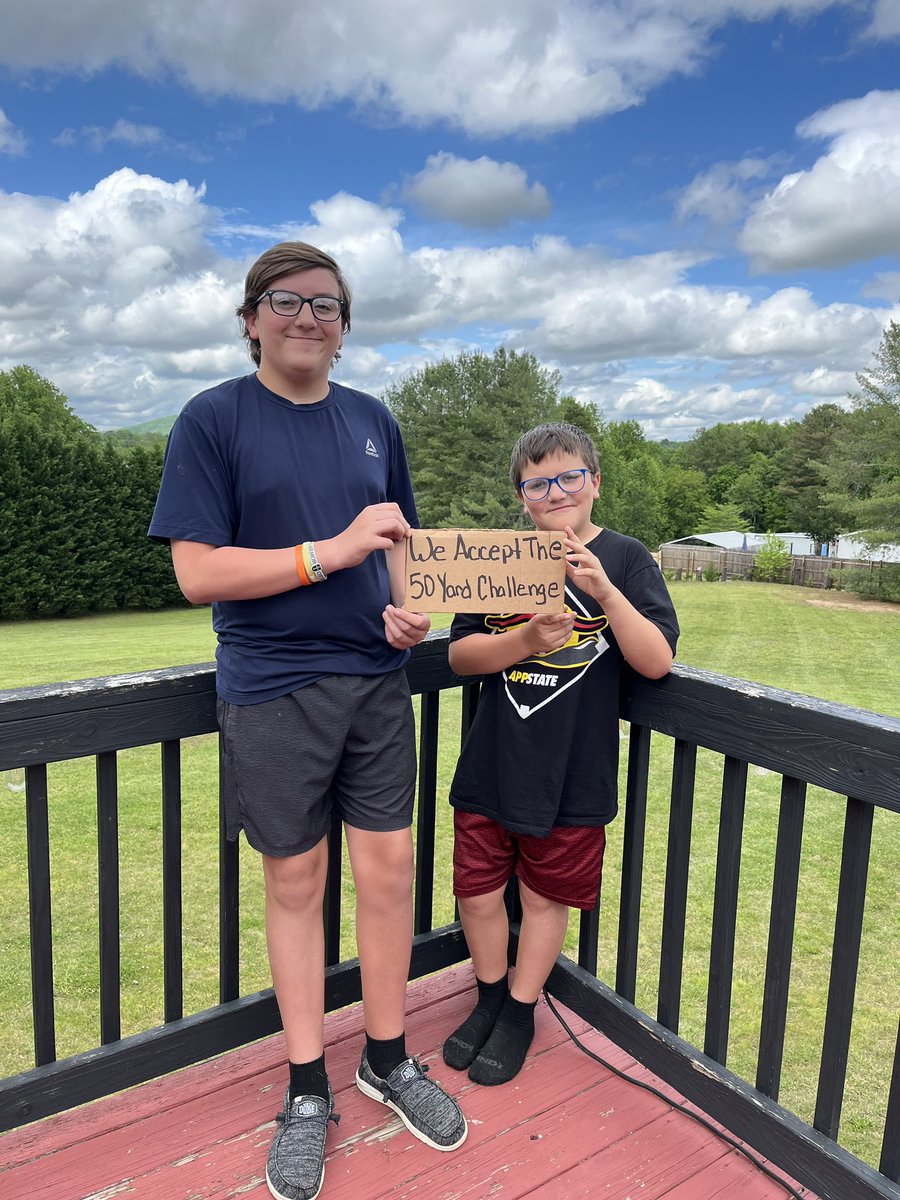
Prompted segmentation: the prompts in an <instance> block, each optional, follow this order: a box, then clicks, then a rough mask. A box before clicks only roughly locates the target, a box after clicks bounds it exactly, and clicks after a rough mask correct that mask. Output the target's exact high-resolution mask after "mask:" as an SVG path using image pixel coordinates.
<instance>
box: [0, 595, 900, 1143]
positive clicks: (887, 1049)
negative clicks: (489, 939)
mask: <svg viewBox="0 0 900 1200" xmlns="http://www.w3.org/2000/svg"><path fill="white" fill-rule="evenodd" d="M671 590H672V594H673V598H674V600H675V604H676V607H677V609H678V612H679V617H680V620H681V625H682V640H681V643H680V646H679V654H678V658H679V660H680V661H681V662H683V663H688V664H691V665H694V666H699V667H705V668H708V669H711V670H715V671H718V672H720V673H722V674H726V675H734V676H737V677H741V678H744V679H751V680H754V681H757V682H761V683H767V684H771V685H774V686H777V687H781V688H785V689H788V690H793V691H799V692H803V693H806V694H808V695H813V696H820V697H824V698H827V699H830V700H835V701H840V702H843V703H846V704H850V705H853V706H857V707H861V708H870V709H873V710H876V711H879V712H884V713H889V714H892V715H900V609H898V610H897V611H896V612H895V611H877V610H874V609H863V610H852V609H846V608H840V607H823V606H821V605H820V604H817V603H814V601H819V600H822V599H827V598H828V596H827V594H822V593H819V592H811V591H809V590H806V589H799V588H787V587H779V586H776V585H764V584H749V583H739V582H731V583H727V584H721V583H715V584H706V583H697V582H693V581H692V582H690V583H687V582H683V583H676V584H672V585H671ZM832 598H833V599H835V600H838V601H839V602H840V600H842V599H846V598H845V597H836V596H835V597H832ZM447 620H448V619H447V618H444V617H441V618H437V619H436V620H435V625H439V624H446V623H447ZM0 644H2V646H3V655H2V661H0V688H9V687H18V686H23V685H25V684H37V683H49V682H56V681H59V680H66V679H76V678H87V677H90V676H96V675H111V674H118V673H122V672H129V671H142V670H147V669H151V668H154V667H164V666H173V665H177V664H182V663H195V662H206V661H209V660H211V659H212V657H213V654H214V649H215V640H214V637H213V635H212V633H211V630H210V614H209V610H208V609H178V610H171V611H167V612H155V613H116V614H111V615H108V616H95V617H88V618H82V619H78V620H71V621H42V622H32V623H27V624H4V625H0ZM459 713H460V697H459V694H458V693H456V694H452V693H447V694H444V695H442V697H441V720H442V737H441V750H440V755H441V757H440V764H439V780H438V787H439V810H438V843H439V844H438V851H437V854H436V867H435V871H436V879H435V916H434V920H435V924H442V923H445V922H448V921H450V920H452V917H453V900H452V896H451V891H450V888H451V881H450V845H451V836H452V835H451V822H450V809H449V806H448V805H446V804H441V803H440V800H441V799H442V798H444V797H446V794H447V791H448V788H449V782H450V778H451V775H452V771H453V768H454V766H455V761H456V753H457V749H458V744H459V740H458V729H459ZM623 745H624V743H623ZM671 753H672V751H671V742H670V741H669V740H668V739H666V738H662V737H657V738H655V739H654V751H653V757H652V771H651V785H650V804H649V813H648V830H647V850H646V864H645V875H644V890H643V912H642V924H641V937H640V969H639V983H638V995H637V1002H638V1004H639V1005H640V1006H641V1007H643V1008H645V1009H646V1010H647V1011H648V1012H650V1013H655V1009H656V987H657V976H658V970H659V944H660V930H661V908H662V894H663V886H664V869H665V867H664V864H665V843H666V835H667V822H668V804H669V799H668V798H669V788H670V772H671ZM118 757H119V786H120V809H121V811H120V845H121V848H122V863H121V887H122V989H123V991H122V1006H123V1033H124V1034H126V1035H127V1034H129V1033H133V1032H136V1031H138V1030H140V1029H143V1028H146V1027H147V1026H148V1025H152V1024H155V1023H158V1022H160V1021H161V1020H162V969H161V958H162V883H161V878H160V870H159V863H160V861H161V816H160V797H159V786H160V785H159V752H158V749H157V748H156V747H147V748H141V749H136V750H132V751H126V752H123V753H121V754H120V755H119V756H118ZM623 758H624V755H623ZM216 761H217V760H216V739H215V737H214V736H208V737H201V738H194V739H189V740H188V741H186V742H185V743H184V748H183V772H184V784H183V788H184V836H183V847H184V851H183V852H184V880H185V885H184V886H185V920H184V928H185V1011H186V1012H190V1011H196V1010H198V1009H201V1008H204V1007H207V1006H208V1005H211V1004H214V1003H216V1001H217V986H218V975H217V971H218V967H217V957H216V956H217V936H218V933H217V931H218V922H217V915H216V905H217V876H216V861H217V824H216V815H215V814H216V794H215V784H214V780H215V771H216ZM623 767H624V764H623ZM721 772H722V766H721V760H720V759H718V758H717V757H716V756H715V755H713V754H711V753H708V752H705V751H700V753H699V756H698V771H697V792H696V798H695V821H694V839H693V845H692V852H691V883H690V892H689V899H688V927H687V939H686V948H685V969H684V986H683V998H682V1022H681V1029H680V1032H681V1033H682V1035H683V1036H685V1037H686V1038H688V1039H689V1040H690V1041H692V1042H694V1043H695V1044H697V1045H700V1046H702V1044H703V1024H702V1022H703V1016H702V1014H703V1008H704V1005H705V998H706V986H707V974H708V958H709V940H710V928H711V920H712V892H713V880H714V871H715V848H716V838H717V834H718V809H719V797H720V793H721ZM623 774H624V770H623ZM623 782H624V781H623ZM49 786H50V812H51V845H52V851H51V856H52V873H53V922H54V968H55V990H56V1003H57V1015H58V1023H59V1034H58V1053H59V1055H60V1056H64V1055H68V1054H72V1053H75V1052H77V1051H80V1050H85V1049H89V1048H91V1047H93V1046H94V1045H96V1043H97V1040H98V1039H97V1024H98V1014H97V1001H96V987H97V982H96V981H97V970H98V968H97V934H96V904H97V899H96V897H97V866H96V800H95V791H94V766H93V761H92V760H78V761H74V762H69V763H59V764H52V765H51V766H50V768H49ZM779 786H780V780H779V778H778V777H777V776H774V775H771V774H769V773H767V772H763V771H760V770H758V769H756V768H754V767H753V766H752V765H751V767H750V772H749V782H748V797H747V812H746V820H745V835H744V848H743V857H742V863H741V888H740V899H739V909H738V933H737V954H736V964H735V980H734V1001H733V1016H732V1025H731V1038H730V1045H729V1060H728V1066H729V1067H730V1068H731V1069H732V1070H734V1071H736V1072H737V1073H738V1074H740V1075H743V1076H744V1077H745V1078H747V1079H749V1080H751V1081H752V1080H753V1079H754V1077H755V1062H756V1051H757V1040H758V1034H759V1018H760V1010H761V996H762V981H763V975H764V969H765V950H766V938H767V932H768V922H769V903H770V892H771V882H772V869H773V862H774V846H775V831H776V826H777V807H778V792H779ZM0 804H2V805H3V808H4V814H3V815H4V817H5V820H4V821H3V826H2V830H3V832H2V834H0V886H2V889H3V895H4V897H5V905H4V917H5V919H4V922H3V928H2V930H0V958H2V961H3V964H4V970H3V972H2V973H0V1003H2V1011H3V1012H4V1014H5V1016H6V1020H5V1021H4V1023H3V1025H2V1026H0V1074H3V1075H5V1074H10V1073H13V1072H15V1071H18V1070H22V1069H26V1068H28V1067H29V1066H31V1063H32V1060H31V1052H32V1051H31V1013H30V982H29V979H30V976H29V959H28V926H27V910H28V898H27V887H26V880H25V877H24V872H23V869H22V863H23V862H24V856H25V829H24V804H23V800H22V796H21V794H20V793H18V792H13V791H9V790H8V789H4V790H3V791H2V792H0ZM875 817H876V819H875V828H874V834H873V845H872V858H871V865H870V879H869V895H868V899H867V907H866V917H865V927H864V933H863V945H862V954H861V963H860V980H859V986H858V999H857V1009H856V1015H855V1018H854V1031H853V1041H852V1044H851V1052H850V1063H849V1070H848V1087H847V1094H846V1099H845V1107H844V1116H843V1125H842V1131H841V1140H842V1142H843V1143H844V1144H845V1145H847V1146H848V1148H850V1149H851V1150H852V1151H853V1152H854V1153H856V1154H858V1155H859V1156H860V1157H862V1158H864V1159H865V1160H866V1161H868V1162H870V1163H873V1164H877V1159H878V1154H879V1140H878V1136H877V1130H878V1129H879V1128H880V1125H881V1123H882V1122H883V1118H884V1111H885V1107H886V1102H887V1089H888V1086H889V1072H890V1064H891V1060H892V1056H893V1049H894V1038H895V1036H896V1027H895V1026H896V997H897V995H898V993H900V979H898V968H897V965H896V964H897V955H896V938H897V933H898V932H900V930H898V917H900V913H898V889H897V883H896V869H895V864H896V862H897V858H898V852H900V822H898V819H897V817H896V815H894V814H890V813H887V812H885V811H883V810H881V811H878V812H876V814H875ZM622 828H623V823H622V821H621V819H619V820H617V821H616V822H614V823H613V825H611V826H610V829H609V839H608V849H607V858H606V865H605V868H604V891H603V906H602V912H601V933H600V956H599V961H600V967H599V970H600V975H601V977H602V978H604V979H606V980H607V981H608V982H612V981H613V978H614V971H615V945H616V935H617V920H618V887H619V877H620V860H621V834H622ZM842 832H843V802H842V798H841V797H835V796H833V795H831V794H830V793H826V792H823V791H820V790H819V789H810V794H809V798H808V802H807V819H806V826H805V830H804V851H803V862H802V868H801V890H800V898H799V902H798V917H797V934H796V949H795V965H794V970H793V974H792V980H791V1003H790V1009H789V1014H788V1035H787V1046H786V1051H785V1062H784V1073H783V1084H782V1092H781V1096H780V1099H781V1102H782V1103H784V1104H785V1105H786V1106H787V1107H789V1108H791V1109H792V1110H793V1111H795V1112H796V1113H798V1115H800V1116H801V1117H802V1118H804V1119H805V1120H810V1119H811V1117H812V1111H813V1106H814V1100H815V1089H816V1084H817V1073H818V1052H819V1047H820V1045H821V1036H822V1026H823V1020H824V1010H825V998H826V995H827V987H828V971H829V966H830V952H831V938H832V936H833V929H834V911H835V903H836V893H837V880H838V866H839V862H840V847H841V837H842ZM260 876H261V872H260V871H259V866H258V862H257V861H256V856H255V855H254V854H253V852H252V851H249V850H248V849H247V847H246V845H244V844H243V843H242V848H241V891H242V896H241V904H242V920H241V987H242V990H243V991H245V992H249V991H253V990H255V989H257V988H261V987H265V986H267V985H268V971H267V967H266V959H265V939H264V931H263V925H262V889H261V878H260ZM344 894H345V912H346V913H347V914H348V919H347V921H346V929H345V931H344V936H343V952H344V954H345V955H347V956H349V955H352V954H353V953H354V952H355V951H354V948H353V922H352V906H353V888H352V882H350V880H349V876H348V877H347V880H346V882H345V884H344ZM576 946H577V923H576V920H575V919H574V918H573V921H572V923H571V929H570V936H569V945H568V949H569V951H570V952H572V953H573V954H574V953H575V949H576Z"/></svg>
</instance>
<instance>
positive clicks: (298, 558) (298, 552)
mask: <svg viewBox="0 0 900 1200" xmlns="http://www.w3.org/2000/svg"><path fill="white" fill-rule="evenodd" d="M294 561H295V562H296V564H297V575H298V577H299V579H300V586H301V587H309V585H310V584H311V583H312V580H311V579H310V577H309V575H308V573H307V570H306V563H305V562H304V561H303V546H302V544H301V545H299V546H295V547H294Z"/></svg>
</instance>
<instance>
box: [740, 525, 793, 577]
mask: <svg viewBox="0 0 900 1200" xmlns="http://www.w3.org/2000/svg"><path fill="white" fill-rule="evenodd" d="M790 568H791V552H790V550H789V549H788V547H787V544H786V543H785V542H783V541H782V539H781V538H780V537H779V536H778V534H776V533H767V534H766V540H765V541H764V542H763V544H762V545H761V546H760V548H759V549H758V550H757V552H756V557H755V558H754V560H753V568H752V570H751V571H750V573H749V577H750V578H751V579H755V580H757V581H762V582H763V583H787V582H789V580H790Z"/></svg>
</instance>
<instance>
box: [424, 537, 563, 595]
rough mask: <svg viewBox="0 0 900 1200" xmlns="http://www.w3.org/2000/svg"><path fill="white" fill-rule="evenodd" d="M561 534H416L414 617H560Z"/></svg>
mask: <svg viewBox="0 0 900 1200" xmlns="http://www.w3.org/2000/svg"><path fill="white" fill-rule="evenodd" d="M565 580H566V552H565V546H564V544H563V537H562V534H559V533H547V532H545V531H543V530H534V531H532V532H529V533H524V532H523V533H514V532H512V531H511V530H507V529H414V530H413V531H412V535H411V536H410V537H409V538H408V539H407V542H406V602H405V603H406V607H407V608H408V609H409V610H410V611H411V612H476V613H481V612H483V613H491V612H516V613H559V612H563V611H564V609H565V602H564V601H565Z"/></svg>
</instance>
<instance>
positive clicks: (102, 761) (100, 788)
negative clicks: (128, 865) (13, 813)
mask: <svg viewBox="0 0 900 1200" xmlns="http://www.w3.org/2000/svg"><path fill="white" fill-rule="evenodd" d="M97 865H98V885H99V892H100V895H99V907H100V920H99V924H100V1042H101V1044H102V1045H104V1046H107V1045H109V1043H110V1042H117V1041H118V1040H119V1038H120V1037H121V1036H122V1019H121V969H120V938H119V792H118V778H117V770H116V752H115V751H114V750H111V751H106V752H105V753H103V754H98V755H97Z"/></svg>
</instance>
